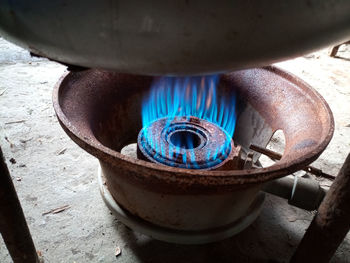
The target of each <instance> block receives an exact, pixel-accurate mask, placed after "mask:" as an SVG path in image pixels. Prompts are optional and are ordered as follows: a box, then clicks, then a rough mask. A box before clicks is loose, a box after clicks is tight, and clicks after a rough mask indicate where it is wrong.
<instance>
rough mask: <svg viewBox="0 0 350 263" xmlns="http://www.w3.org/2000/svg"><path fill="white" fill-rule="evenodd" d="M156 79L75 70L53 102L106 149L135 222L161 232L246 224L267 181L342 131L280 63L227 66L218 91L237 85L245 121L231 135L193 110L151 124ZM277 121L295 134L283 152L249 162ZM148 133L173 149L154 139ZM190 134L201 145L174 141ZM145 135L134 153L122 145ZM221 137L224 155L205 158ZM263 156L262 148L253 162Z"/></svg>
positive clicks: (104, 178) (227, 231)
mask: <svg viewBox="0 0 350 263" xmlns="http://www.w3.org/2000/svg"><path fill="white" fill-rule="evenodd" d="M153 80H154V77H150V76H140V75H128V74H119V73H115V72H108V71H102V70H85V71H80V72H70V73H68V74H66V75H65V76H64V77H62V78H61V80H60V81H59V83H58V84H57V85H56V87H55V91H54V95H53V102H54V107H55V110H56V113H57V116H58V118H59V121H60V124H61V125H62V127H63V128H64V130H65V131H66V132H67V134H68V135H69V136H70V137H71V138H72V139H73V140H74V141H75V142H76V143H77V144H78V145H79V146H81V147H82V148H83V149H85V150H86V151H88V152H89V153H91V154H92V155H94V156H96V157H97V158H98V159H99V161H100V167H101V169H100V170H99V178H100V187H101V192H102V195H103V197H104V199H105V201H106V202H107V205H108V206H109V207H110V208H111V209H112V210H113V211H114V212H116V214H117V216H118V218H119V219H120V220H121V221H122V222H124V223H125V224H126V225H129V226H130V227H131V228H133V229H136V230H138V231H141V232H143V233H146V234H148V235H150V236H152V237H155V238H157V239H161V240H166V241H169V242H177V243H206V242H211V241H215V240H220V239H223V238H226V237H228V236H231V235H233V234H235V233H237V232H239V231H241V230H242V229H244V228H245V227H247V226H248V225H249V224H250V223H252V222H253V221H254V219H255V218H256V217H257V216H258V214H259V211H260V208H261V205H262V203H263V199H264V195H263V194H262V193H261V191H260V190H261V189H262V187H263V186H264V185H265V184H266V183H267V182H269V181H271V180H274V179H277V178H280V177H283V176H285V175H288V174H291V173H293V172H295V171H297V170H300V169H301V168H304V167H305V166H306V165H307V164H309V163H311V162H312V161H314V160H315V159H317V157H318V156H319V155H320V154H321V153H322V151H323V150H324V149H325V147H326V146H327V145H328V143H329V141H330V139H331V137H332V135H333V130H334V123H333V117H332V114H331V111H330V109H329V107H328V105H327V104H326V102H325V101H324V99H323V98H322V97H321V96H320V95H319V94H318V93H317V92H316V91H314V90H313V89H312V88H311V87H310V86H309V85H307V84H306V83H305V82H303V81H302V80H300V79H298V78H297V77H295V76H293V75H291V74H289V73H286V72H284V71H282V70H280V69H278V68H275V67H265V68H258V69H249V70H241V71H236V72H232V73H229V74H224V75H222V76H221V78H220V80H219V83H218V93H220V94H222V96H225V95H226V94H229V93H230V92H231V91H232V90H235V92H236V94H237V106H236V108H237V112H236V118H237V122H236V129H235V133H234V136H233V138H234V140H233V141H231V140H229V143H227V138H226V137H227V136H226V135H225V133H224V132H223V131H222V130H221V129H220V128H219V127H217V126H216V125H214V124H213V123H210V122H207V121H205V120H201V119H198V118H195V117H191V116H187V117H177V118H174V119H173V120H172V121H171V122H170V125H165V123H166V122H167V120H166V119H159V120H157V121H155V122H153V123H152V124H151V125H149V126H147V127H143V125H142V121H141V106H140V105H142V99H143V97H144V96H145V94H147V93H148V92H149V90H150V87H151V83H152V81H153ZM276 130H282V131H283V133H284V135H285V139H286V146H285V151H284V153H283V156H282V159H281V160H279V161H278V162H276V163H275V164H274V165H272V166H270V167H266V168H261V167H260V168H259V167H251V168H249V169H242V168H243V166H244V165H243V166H242V160H243V161H244V160H245V159H246V158H247V155H248V153H249V146H250V145H251V144H255V145H259V146H262V147H265V146H266V145H267V144H268V142H269V141H270V139H271V137H272V135H273V134H274V132H275V131H276ZM145 133H148V134H151V135H152V136H153V137H154V138H155V140H158V141H161V142H162V143H163V144H164V149H163V150H162V151H160V150H159V149H156V148H155V147H154V145H152V143H149V142H147V138H145V136H144V134H145ZM152 136H151V137H152ZM188 136H190V137H192V139H193V140H194V141H195V145H191V147H188V145H187V146H186V145H180V147H177V148H176V147H175V148H174V149H178V150H173V151H170V148H169V147H170V145H171V144H174V138H182V137H188ZM136 142H138V147H137V150H136V147H134V150H133V151H134V153H133V154H131V155H130V154H129V155H124V154H122V153H121V151H122V149H123V148H124V147H125V146H127V145H130V144H132V143H136ZM175 144H176V143H175ZM217 145H226V146H227V147H226V149H225V150H224V151H222V152H221V153H220V154H218V155H216V156H215V157H216V158H212V160H211V159H207V160H205V159H203V156H204V155H205V154H204V153H205V152H208V150H207V149H211V148H213V147H214V148H215V146H217ZM178 146H179V145H178ZM187 148H193V149H192V153H193V154H194V155H193V156H195V157H196V158H195V160H196V162H195V165H196V167H195V168H197V169H188V168H193V167H192V166H193V165H194V163H192V162H187V163H184V162H183V160H184V155H185V156H186V158H189V155H190V154H189V153H187V150H188V149H187ZM174 151H175V152H174ZM186 153H187V154H186ZM258 158H259V154H257V153H255V154H254V155H253V156H252V159H253V163H256V161H257V160H258ZM246 168H247V167H246Z"/></svg>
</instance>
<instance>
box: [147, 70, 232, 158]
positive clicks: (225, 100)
mask: <svg viewBox="0 0 350 263" xmlns="http://www.w3.org/2000/svg"><path fill="white" fill-rule="evenodd" d="M218 83H219V76H218V75H207V76H191V77H160V78H156V79H155V80H154V81H153V83H152V87H151V91H150V93H149V94H148V95H147V96H146V97H145V98H144V99H143V102H142V124H143V127H146V126H148V125H150V124H151V123H152V122H154V121H155V120H158V119H160V118H165V117H166V118H168V125H170V123H171V121H172V120H173V119H174V118H175V117H184V116H186V117H190V116H193V117H197V118H200V119H204V120H206V121H209V122H212V123H214V124H216V125H217V126H219V127H221V129H223V130H224V131H225V132H226V133H227V136H228V137H229V140H231V138H232V136H233V133H234V130H235V124H236V96H235V94H234V92H232V94H231V95H227V94H225V96H219V94H217V93H218V92H217V86H218ZM145 136H146V137H148V138H150V137H151V136H148V135H147V134H145ZM191 143H192V144H193V142H187V144H188V145H190V144H191ZM150 144H151V145H152V146H153V147H154V148H155V149H157V152H162V148H163V147H161V145H154V144H156V142H154V141H150ZM228 144H229V143H228ZM226 146H227V145H226ZM189 148H190V147H189ZM219 148H220V149H219ZM170 150H171V151H173V150H174V149H169V151H170ZM220 151H226V149H225V147H218V148H217V149H216V150H215V151H213V152H208V153H207V157H208V160H209V159H215V158H216V157H217V155H218V154H219V152H220ZM182 158H183V162H184V163H186V162H189V161H191V162H192V163H193V162H195V155H194V153H193V152H191V151H189V152H188V153H187V154H186V153H185V154H182Z"/></svg>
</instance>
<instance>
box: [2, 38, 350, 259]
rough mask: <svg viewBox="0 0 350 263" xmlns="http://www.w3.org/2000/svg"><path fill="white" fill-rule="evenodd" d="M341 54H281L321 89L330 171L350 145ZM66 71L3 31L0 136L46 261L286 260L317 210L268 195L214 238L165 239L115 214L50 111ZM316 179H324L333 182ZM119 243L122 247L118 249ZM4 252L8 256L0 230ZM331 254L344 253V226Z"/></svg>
mask: <svg viewBox="0 0 350 263" xmlns="http://www.w3.org/2000/svg"><path fill="white" fill-rule="evenodd" d="M339 56H342V57H344V58H343V59H340V58H330V57H328V56H327V50H322V51H319V52H316V53H313V54H310V55H308V56H305V57H300V58H296V59H294V60H290V61H286V62H283V63H280V64H279V66H280V67H282V68H285V69H287V70H289V71H291V72H292V73H294V74H296V75H298V76H300V77H301V78H303V79H304V80H305V81H307V82H308V83H309V84H311V85H312V86H313V87H314V88H315V89H317V90H318V91H319V92H320V93H321V95H322V96H323V97H324V98H325V99H326V101H327V102H328V103H329V105H330V107H331V109H332V111H333V113H334V117H335V124H336V131H335V134H334V138H333V140H332V142H331V143H330V145H329V146H328V148H327V149H326V151H325V152H324V154H322V156H321V157H320V158H319V160H317V161H316V162H315V166H317V167H319V168H322V169H323V170H324V171H325V172H328V173H331V174H334V175H335V174H337V171H338V170H339V168H340V167H341V164H342V162H343V160H344V159H345V157H346V155H347V153H348V152H349V149H350V148H349V146H350V114H349V113H350V48H349V46H348V47H342V48H341V49H340V52H339ZM64 71H65V67H64V66H62V65H60V64H57V63H54V62H50V61H48V60H46V59H41V58H31V57H30V56H29V54H28V52H26V51H24V50H23V49H21V48H19V47H16V46H14V45H12V44H10V43H8V42H6V41H5V40H3V39H1V38H0V145H1V147H2V148H3V151H4V155H5V156H6V159H7V163H8V166H9V169H10V171H11V174H12V177H13V182H14V184H15V187H16V189H17V192H18V195H19V198H20V201H21V203H22V206H23V210H24V213H25V215H26V218H27V221H28V224H29V227H30V230H31V233H32V236H33V239H34V241H35V244H36V248H37V250H38V251H40V252H39V253H40V254H42V257H43V258H44V260H45V262H162V263H163V262H177V263H178V262H287V261H288V259H289V258H290V256H291V255H292V253H293V251H294V250H295V248H296V245H297V244H298V242H299V241H300V239H301V238H302V236H303V234H304V231H305V230H306V228H307V227H308V225H309V223H310V221H311V219H312V217H313V213H311V212H306V211H304V210H301V209H298V208H294V207H292V206H289V205H288V204H287V203H286V201H285V200H282V199H280V198H277V197H273V196H268V198H267V200H266V202H265V204H264V208H263V211H262V213H261V215H260V216H259V218H258V219H257V220H256V221H255V222H254V223H253V224H252V225H251V226H250V227H249V228H247V229H246V230H244V231H243V232H241V233H240V234H238V235H237V236H235V237H232V238H230V239H227V240H224V241H221V242H218V243H214V244H208V245H196V246H187V245H174V244H167V243H164V242H160V241H156V240H153V239H151V238H149V237H147V236H144V235H142V234H139V233H135V232H133V231H131V230H129V229H128V228H126V227H125V226H123V225H122V224H121V223H120V222H118V221H117V220H116V219H115V217H114V216H113V215H112V214H111V213H110V211H109V210H108V209H107V207H106V206H105V205H104V203H103V201H102V199H101V197H100V193H99V190H98V184H97V179H96V172H97V160H96V159H95V158H94V157H92V156H90V155H89V154H87V153H86V152H84V151H83V150H82V149H80V148H79V147H78V146H77V145H76V144H74V143H73V142H72V141H71V140H70V139H69V138H68V136H67V135H66V134H65V133H64V132H63V130H62V129H61V127H60V126H59V124H58V122H57V119H56V117H55V113H54V111H53V108H52V104H51V93H52V88H53V86H54V85H55V83H56V82H57V80H58V79H59V77H60V76H61V75H62V74H63V72H64ZM276 142H277V145H279V144H280V141H279V140H278V139H277V141H276ZM11 158H13V159H14V160H15V161H16V163H11V162H10V161H9V160H10V159H11ZM320 182H321V184H322V185H323V186H324V187H327V186H329V185H330V184H331V182H330V181H328V180H321V181H320ZM65 205H69V208H68V209H66V210H65V211H63V212H61V213H57V214H53V213H49V214H46V215H43V213H45V212H48V211H50V210H52V209H55V208H58V207H62V206H65ZM117 247H119V248H120V249H121V251H122V253H121V254H120V255H119V256H118V257H116V256H115V250H116V248H117ZM0 262H4V263H5V262H11V259H10V257H9V255H8V252H7V249H6V247H5V246H4V244H3V241H2V240H1V238H0ZM333 262H350V235H349V234H348V236H347V238H346V239H345V240H344V242H343V243H342V245H341V246H340V248H339V249H338V251H337V253H336V255H335V256H334V258H333Z"/></svg>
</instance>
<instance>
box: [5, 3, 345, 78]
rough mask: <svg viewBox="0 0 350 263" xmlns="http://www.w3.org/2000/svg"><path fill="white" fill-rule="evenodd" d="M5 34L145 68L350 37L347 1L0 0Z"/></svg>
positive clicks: (92, 59)
mask: <svg viewBox="0 0 350 263" xmlns="http://www.w3.org/2000/svg"><path fill="white" fill-rule="evenodd" d="M0 34H1V35H3V36H4V37H5V38H7V39H9V40H11V41H13V42H15V43H17V44H18V45H20V46H22V47H24V48H27V49H29V50H30V51H32V52H33V53H35V54H38V55H42V56H45V57H48V58H50V59H53V60H58V61H61V62H65V63H68V64H74V65H80V66H85V67H90V68H104V69H112V70H116V71H119V72H131V73H142V74H197V73H208V72H220V71H227V70H233V69H241V68H249V67H253V66H254V67H256V66H261V65H267V64H271V63H273V62H276V61H279V60H283V59H287V58H291V57H293V56H299V55H302V54H304V53H308V52H310V51H313V50H315V49H318V48H321V47H323V46H325V45H329V44H332V43H336V42H341V41H344V40H348V39H347V38H349V37H350V1H349V0H332V1H331V0H328V1H325V0H288V1H281V0H268V1H267V0H265V1H262V0H250V1H246V0H219V1H192V0H179V1H164V0H162V1H161V0H152V1H135V0H128V1H116V0H112V1H110V0H99V1H96V0H84V1H78V0H76V1H65V0H50V1H47V0H32V1H27V0H0Z"/></svg>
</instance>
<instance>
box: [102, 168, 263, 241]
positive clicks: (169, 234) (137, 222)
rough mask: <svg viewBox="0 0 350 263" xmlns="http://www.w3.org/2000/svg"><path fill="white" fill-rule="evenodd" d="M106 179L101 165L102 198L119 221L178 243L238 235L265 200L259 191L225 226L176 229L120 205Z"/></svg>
mask: <svg viewBox="0 0 350 263" xmlns="http://www.w3.org/2000/svg"><path fill="white" fill-rule="evenodd" d="M104 181H105V177H104V175H103V173H102V170H101V167H100V166H99V168H98V183H99V188H100V192H101V195H102V198H103V200H104V202H105V203H106V205H107V207H108V208H109V209H110V210H111V211H112V212H113V214H114V215H115V216H116V217H117V219H118V220H119V221H121V222H122V223H123V224H124V225H126V226H128V227H129V228H131V229H133V230H135V231H137V232H140V233H142V234H145V235H147V236H150V237H152V238H154V239H157V240H161V241H165V242H169V243H177V244H206V243H211V242H216V241H220V240H222V239H226V238H229V237H231V236H233V235H236V234H238V233H239V232H241V231H242V230H244V229H245V228H247V227H248V226H249V225H250V224H252V223H253V222H254V221H255V219H256V218H257V217H258V216H259V214H260V211H261V209H262V205H263V203H264V200H265V194H264V193H262V192H261V193H259V194H258V196H257V197H256V199H255V201H254V202H253V203H252V204H251V206H250V207H249V209H248V211H247V212H246V214H245V215H244V216H243V217H242V218H241V219H239V220H236V221H235V222H232V223H230V224H228V225H226V226H223V227H219V228H215V229H208V230H203V231H183V230H174V229H169V228H165V227H161V226H157V225H154V224H152V223H149V222H147V221H145V220H143V219H141V218H139V217H137V216H134V215H132V214H131V213H129V212H128V211H126V210H125V209H123V208H122V207H120V206H119V205H118V204H117V202H116V201H115V200H114V198H113V197H112V195H111V193H110V192H109V190H108V188H107V186H106V185H105V183H104Z"/></svg>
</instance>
